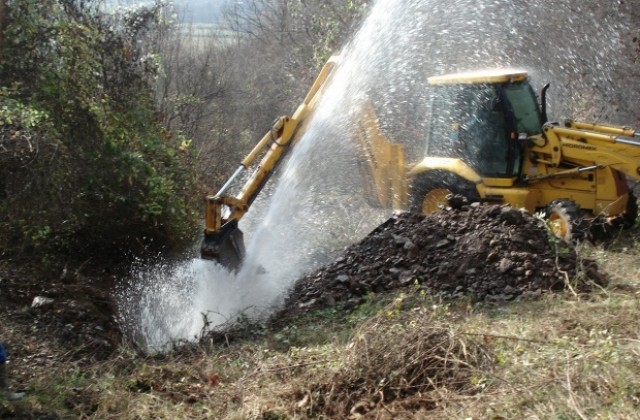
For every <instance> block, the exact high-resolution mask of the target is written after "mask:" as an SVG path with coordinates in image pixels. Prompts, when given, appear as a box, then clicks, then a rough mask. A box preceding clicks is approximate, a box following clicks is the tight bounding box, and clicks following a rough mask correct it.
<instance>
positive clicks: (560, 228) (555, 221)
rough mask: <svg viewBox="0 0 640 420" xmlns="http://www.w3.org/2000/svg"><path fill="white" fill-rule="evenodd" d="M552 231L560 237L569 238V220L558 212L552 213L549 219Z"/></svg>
mask: <svg viewBox="0 0 640 420" xmlns="http://www.w3.org/2000/svg"><path fill="white" fill-rule="evenodd" d="M547 224H548V226H549V229H550V230H551V232H552V233H553V234H554V235H555V236H557V237H558V238H560V239H564V240H568V239H569V238H568V236H569V225H568V222H567V220H566V219H565V218H564V217H562V216H561V215H559V214H558V213H552V214H551V216H549V219H548V220H547Z"/></svg>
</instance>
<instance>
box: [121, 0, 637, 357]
mask: <svg viewBox="0 0 640 420" xmlns="http://www.w3.org/2000/svg"><path fill="white" fill-rule="evenodd" d="M593 7H604V8H610V12H611V13H609V15H608V16H610V18H608V19H605V20H599V19H597V18H596V14H595V13H594V12H593V10H592V8H593ZM592 27H597V28H599V29H600V32H601V36H598V37H597V38H596V39H594V38H593V37H591V36H588V34H587V33H586V32H584V29H583V28H592ZM624 30H625V26H624V25H623V23H622V21H621V20H620V19H619V18H618V10H617V9H616V6H615V5H601V6H588V7H587V6H584V7H583V6H576V5H575V2H572V1H569V0H557V1H553V2H548V3H547V2H545V3H543V4H539V3H535V4H531V2H526V1H522V0H493V1H492V0H482V1H477V0H473V1H472V0H456V1H446V0H409V1H407V0H380V1H378V2H376V3H375V5H374V6H373V7H372V9H371V10H370V13H369V15H368V17H367V18H366V20H365V21H364V23H363V25H362V27H361V29H360V30H359V31H358V33H357V34H356V36H355V37H354V38H353V40H352V41H351V42H350V43H349V44H348V45H347V46H346V47H345V48H344V50H343V52H342V54H341V62H340V65H339V67H338V69H337V72H336V73H335V75H334V77H333V79H332V82H331V84H330V85H329V86H327V87H326V90H325V92H324V95H323V97H322V98H321V99H320V101H319V103H318V104H317V107H316V110H315V113H314V116H313V118H312V120H311V121H310V122H309V124H308V126H307V128H306V130H305V134H304V136H303V137H302V138H301V139H300V141H299V143H298V144H297V146H296V147H295V148H294V149H293V150H292V153H291V155H290V157H289V159H288V162H287V163H286V166H285V167H284V168H282V169H283V170H282V172H281V174H280V176H279V179H278V182H277V184H276V186H275V188H274V190H273V193H272V194H271V195H270V196H269V197H266V196H265V197H261V199H260V200H258V201H256V203H254V205H253V207H252V209H251V212H249V213H248V214H247V217H246V218H245V219H243V220H242V225H243V230H245V232H246V233H247V234H248V235H247V236H248V237H249V239H250V242H249V246H248V247H247V256H246V259H245V262H244V264H243V266H242V267H241V269H240V270H239V271H238V272H237V273H229V272H227V271H226V270H224V269H223V268H222V267H220V266H219V265H217V264H216V263H213V262H208V261H202V260H197V259H196V260H192V261H187V262H184V263H181V264H178V265H177V266H173V267H155V268H152V269H148V270H140V271H138V272H136V273H134V275H133V277H134V286H133V287H132V288H131V289H128V290H127V291H125V292H124V293H123V294H122V298H121V308H122V314H123V323H124V324H125V325H126V326H130V330H132V332H133V334H134V335H137V336H139V337H141V338H142V339H143V340H144V341H145V342H146V343H147V345H148V346H150V347H151V348H156V349H159V348H161V347H162V346H163V345H165V344H166V343H167V342H170V341H171V340H174V339H191V338H193V337H195V336H197V335H198V333H199V332H200V331H201V330H202V328H203V326H205V321H206V322H207V323H210V325H209V326H215V325H219V324H222V323H224V322H227V321H229V320H233V319H234V318H235V317H236V316H237V315H238V314H239V313H244V314H246V315H248V316H251V317H256V316H260V315H261V314H264V313H265V311H268V309H269V308H271V307H272V306H273V305H277V304H278V303H279V302H280V300H281V298H282V296H283V293H285V292H286V291H287V290H288V289H289V288H290V286H291V285H292V284H293V282H294V281H295V280H296V279H297V278H298V277H299V276H300V275H301V274H303V273H304V272H308V271H311V270H314V269H315V268H317V267H318V266H320V265H322V264H324V263H326V262H327V261H329V260H330V259H331V258H334V257H335V256H336V255H337V253H338V252H339V251H340V250H342V249H343V248H344V246H346V245H348V244H350V243H353V242H355V241H357V240H359V239H360V238H362V237H364V236H365V235H366V234H367V233H368V232H369V231H370V230H371V229H373V228H374V227H375V226H376V225H378V224H379V223H380V222H381V221H383V220H384V218H385V217H386V216H387V214H386V213H385V212H384V211H382V210H380V209H377V208H374V207H371V206H369V205H368V204H367V203H368V200H367V197H366V194H365V193H364V191H366V190H367V188H366V185H365V184H366V183H367V179H366V177H364V176H363V175H362V173H361V172H360V170H359V159H360V157H359V154H358V152H357V147H356V146H355V144H354V142H352V141H351V140H350V139H351V138H352V135H353V133H354V130H355V126H356V124H357V121H356V120H357V118H358V116H359V115H360V113H359V109H361V108H362V106H363V104H364V103H365V102H367V101H372V102H373V103H374V104H375V106H376V109H377V113H378V115H379V116H380V119H381V121H380V123H381V126H382V129H383V130H384V131H385V133H386V134H387V135H388V137H390V138H393V139H394V141H396V142H399V143H403V144H404V145H405V148H406V150H407V153H408V157H407V159H408V160H409V161H411V160H412V157H416V156H418V155H419V154H420V153H422V152H424V146H423V143H421V141H422V139H423V138H424V132H425V130H426V125H427V124H428V121H426V118H425V110H426V108H427V98H428V92H427V88H426V78H427V77H428V76H431V75H438V74H444V73H449V72H460V71H470V70H478V69H483V68H491V67H523V68H526V69H528V70H529V72H530V73H531V74H532V76H533V79H534V82H536V81H537V82H538V83H540V85H541V84H542V82H545V81H553V82H554V83H555V85H556V86H557V87H556V88H555V90H554V95H553V99H554V100H553V102H552V103H551V107H552V110H551V111H552V113H554V114H562V113H565V114H566V113H567V111H568V110H569V109H571V110H572V111H573V112H574V113H575V112H576V111H577V112H581V113H582V114H583V116H588V117H591V118H596V119H598V118H605V117H606V118H610V117H612V115H613V114H614V113H615V111H616V107H615V106H610V105H609V104H610V103H611V102H612V101H611V100H610V98H613V97H616V98H617V102H618V104H616V105H619V103H624V102H625V101H630V100H632V99H633V97H632V96H619V95H618V96H616V95H617V94H616V88H617V87H618V86H617V85H616V83H615V80H614V77H616V75H618V74H620V73H621V72H623V71H624V69H622V68H621V67H619V66H618V63H616V62H615V60H614V59H613V58H612V57H616V56H617V54H618V53H619V50H620V48H621V45H620V43H619V34H620V33H621V31H624ZM625 117H626V116H625ZM412 154H413V155H414V156H412ZM203 314H204V315H206V316H204V315H203Z"/></svg>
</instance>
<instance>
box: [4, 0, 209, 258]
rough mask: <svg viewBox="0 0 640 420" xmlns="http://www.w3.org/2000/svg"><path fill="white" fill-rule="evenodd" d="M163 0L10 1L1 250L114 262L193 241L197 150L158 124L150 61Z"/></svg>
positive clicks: (7, 253)
mask: <svg viewBox="0 0 640 420" xmlns="http://www.w3.org/2000/svg"><path fill="white" fill-rule="evenodd" d="M159 7H160V5H156V6H154V7H152V8H142V9H138V10H136V11H132V12H129V13H127V14H124V15H120V16H109V15H106V14H104V13H103V12H101V11H100V10H99V9H98V8H97V5H96V2H73V1H55V0H45V1H42V0H37V1H36V0H20V1H17V0H14V1H9V2H8V8H9V24H8V26H7V28H6V30H5V31H4V37H5V38H4V42H3V45H4V49H3V50H2V51H1V57H2V64H0V162H1V163H2V165H1V166H0V255H4V256H5V257H6V256H8V257H14V258H17V257H26V258H32V257H33V256H38V257H39V258H41V259H46V260H60V258H61V257H64V258H71V259H78V260H84V259H87V258H89V257H92V258H97V259H102V258H103V257H104V258H107V259H113V258H120V257H121V256H122V255H129V256H136V255H139V254H140V253H142V252H149V251H156V250H158V249H162V248H166V247H174V246H177V245H180V244H182V243H184V241H185V240H188V239H191V238H192V236H193V234H194V232H195V226H196V219H197V217H196V216H197V215H196V214H195V212H194V210H193V208H194V205H193V204H194V198H196V197H197V194H196V191H197V188H196V187H197V179H196V175H195V172H194V170H193V169H192V168H193V166H194V165H193V162H192V160H193V155H192V151H191V150H190V149H189V147H188V144H189V142H188V141H187V139H185V138H183V137H182V136H180V135H179V134H177V133H172V132H169V131H167V130H165V129H164V128H163V127H162V126H161V125H160V123H159V122H158V118H157V115H156V112H155V108H154V104H153V100H152V93H153V92H152V82H153V77H154V74H153V70H154V67H153V66H150V65H148V63H147V61H148V60H146V57H147V56H148V54H149V52H148V51H146V49H147V48H148V45H149V43H148V42H146V39H147V36H148V34H149V33H150V32H151V31H152V30H153V28H154V27H155V26H157V25H159V24H160V23H159V21H158V19H157V18H156V17H157V16H158V10H159Z"/></svg>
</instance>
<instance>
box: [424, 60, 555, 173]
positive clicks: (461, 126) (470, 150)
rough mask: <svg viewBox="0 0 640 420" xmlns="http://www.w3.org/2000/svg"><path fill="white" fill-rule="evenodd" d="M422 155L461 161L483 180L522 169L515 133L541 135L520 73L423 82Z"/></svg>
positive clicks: (458, 76) (529, 90) (535, 105)
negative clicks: (426, 95)
mask: <svg viewBox="0 0 640 420" xmlns="http://www.w3.org/2000/svg"><path fill="white" fill-rule="evenodd" d="M428 83H429V88H430V101H429V110H428V116H429V119H428V121H429V126H428V129H427V138H426V155H425V156H430V157H447V158H460V159H462V160H463V161H464V162H465V163H467V164H468V165H469V166H470V167H472V168H473V169H474V170H475V171H476V172H478V174H480V175H481V176H483V177H495V178H513V177H516V176H518V175H519V173H520V170H521V167H522V150H521V148H522V144H521V143H520V142H519V141H518V136H519V134H522V133H525V134H526V135H527V136H531V135H534V134H540V133H541V132H542V117H541V112H540V109H539V107H538V103H537V100H536V95H535V93H534V91H533V89H532V88H531V85H530V84H529V80H528V78H527V73H526V72H524V71H513V70H506V71H505V70H496V71H484V72H473V73H459V74H451V75H446V76H437V77H431V78H429V79H428Z"/></svg>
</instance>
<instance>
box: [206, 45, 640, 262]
mask: <svg viewBox="0 0 640 420" xmlns="http://www.w3.org/2000/svg"><path fill="white" fill-rule="evenodd" d="M337 61H338V58H335V57H334V58H332V59H331V60H330V61H329V62H328V63H327V64H326V65H325V67H324V68H323V69H322V71H321V73H320V75H319V76H318V78H317V80H316V81H315V83H314V84H313V86H312V88H311V90H310V92H309V94H308V95H307V97H306V98H305V100H304V101H303V103H302V104H301V105H300V106H299V107H298V109H297V110H296V112H295V113H294V114H293V116H292V117H290V118H289V117H281V118H279V119H278V120H276V122H275V124H274V125H273V127H272V128H271V130H270V131H269V133H267V135H265V136H264V137H263V138H262V140H260V142H259V143H258V144H257V146H256V147H255V148H254V150H253V151H252V152H251V153H250V154H249V155H248V156H247V158H245V160H244V161H243V162H242V163H241V165H240V167H239V168H238V169H237V170H236V172H235V173H234V175H233V176H232V177H231V178H230V180H229V181H228V182H227V183H226V184H225V185H224V186H223V187H222V189H221V190H220V191H219V192H218V193H217V194H216V195H215V196H209V197H207V198H206V227H205V237H204V240H203V243H202V248H201V251H202V252H201V254H202V257H203V258H208V259H215V260H217V261H219V262H220V263H222V264H223V265H225V266H229V267H237V266H238V265H239V264H240V263H241V261H242V257H243V255H244V245H243V243H242V233H241V232H240V231H239V229H238V221H239V220H240V219H241V218H242V216H243V215H244V214H245V213H246V212H247V210H248V209H249V206H250V205H251V203H252V202H253V200H254V199H255V197H256V195H257V194H258V193H259V192H260V190H261V189H262V187H263V186H264V183H265V182H266V181H267V180H268V178H269V176H270V175H271V174H272V173H273V170H274V168H275V167H276V166H277V164H278V163H279V162H281V160H282V156H283V154H284V152H285V151H286V150H287V148H290V147H291V146H293V145H294V144H295V142H296V141H297V139H298V138H299V137H300V136H299V134H300V132H301V130H302V129H303V128H304V124H305V122H306V121H307V120H308V117H309V116H310V115H311V114H312V111H313V108H314V105H315V103H316V101H317V100H318V98H319V96H320V95H321V91H322V88H323V86H325V85H326V84H327V81H328V80H329V79H330V76H331V74H332V72H333V70H334V67H335V65H336V63H337ZM427 84H428V88H429V92H430V101H429V102H430V105H429V109H428V112H427V115H426V116H425V118H427V122H428V124H427V127H428V129H427V133H426V136H425V138H423V139H412V141H419V142H421V143H422V146H423V147H422V150H424V154H423V155H422V156H423V157H421V158H420V159H418V161H417V162H412V163H405V153H404V146H403V145H402V144H396V143H393V142H391V141H389V139H388V138H387V137H386V136H385V135H384V134H383V133H382V131H381V130H380V128H379V125H378V120H377V117H376V113H375V109H374V105H373V104H372V103H369V104H367V105H366V106H365V107H364V109H363V110H362V112H361V114H360V119H359V122H358V125H359V129H358V136H357V137H358V140H359V144H360V150H361V153H362V157H363V159H362V162H364V165H365V166H366V170H367V173H368V176H367V178H368V179H369V180H370V181H371V182H370V184H371V190H372V192H373V194H374V195H375V198H376V200H377V202H379V204H380V205H381V206H383V207H385V208H390V209H403V210H410V211H415V212H423V213H430V212H433V211H437V210H439V209H440V208H441V207H442V206H444V205H446V203H447V197H449V196H450V195H451V194H454V195H462V196H465V197H467V198H468V199H469V200H472V201H481V202H491V203H506V204H510V205H511V206H513V207H517V208H525V209H527V210H529V211H531V212H542V214H543V216H544V217H545V218H546V219H547V220H548V221H549V225H550V226H551V228H552V230H553V231H554V233H555V234H556V235H557V236H559V237H560V238H562V239H564V240H567V241H570V240H579V239H583V238H584V237H585V236H586V235H587V232H588V231H589V230H590V229H591V228H592V227H596V226H598V227H600V228H601V229H606V228H611V227H615V226H618V225H619V226H623V227H628V226H631V225H633V223H634V222H635V220H636V218H637V213H638V205H637V201H636V198H635V197H634V196H633V194H632V192H631V191H630V189H629V187H628V184H627V177H630V178H634V179H640V132H638V131H636V130H634V129H632V128H629V127H618V126H612V125H602V124H591V123H585V122H578V121H571V120H569V121H566V122H565V123H564V124H563V125H560V124H558V123H553V122H547V116H546V91H547V88H548V86H549V85H547V86H545V87H544V88H543V90H542V92H541V104H538V101H537V98H536V94H535V92H534V90H533V89H532V87H531V85H530V83H529V79H528V76H527V73H526V72H525V71H515V70H495V71H485V72H474V73H460V74H452V75H446V76H436V77H431V78H429V79H428V80H427ZM265 150H266V153H264V157H263V158H262V161H261V162H260V164H259V165H258V167H257V169H255V171H254V172H253V175H252V176H251V177H250V178H249V180H248V181H247V182H246V183H245V184H244V188H243V189H242V191H241V192H240V193H239V194H238V195H237V196H227V195H225V193H226V191H227V189H228V188H229V185H230V184H231V183H232V182H233V181H234V180H235V179H236V178H237V177H238V176H239V174H240V173H241V172H243V171H244V170H246V169H247V168H249V166H250V165H251V164H252V163H253V161H254V160H255V159H256V156H258V155H259V154H260V153H263V152H264V151H265Z"/></svg>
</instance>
